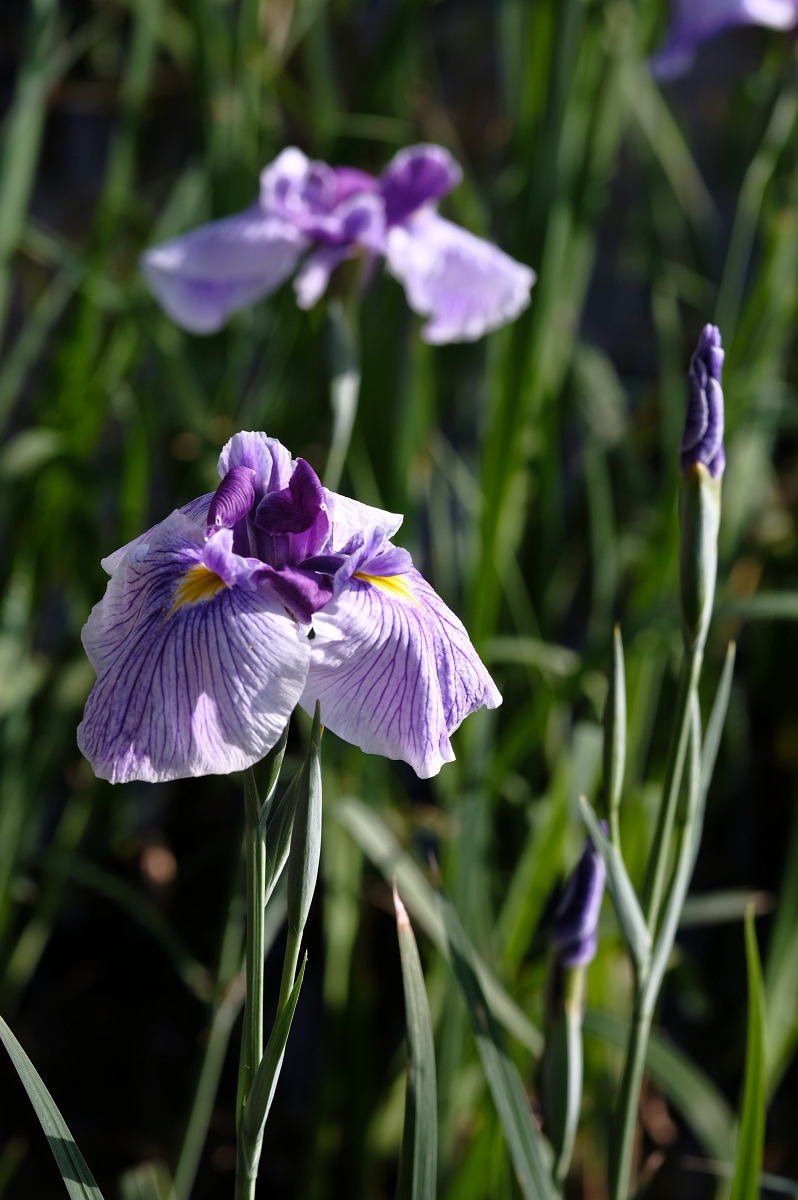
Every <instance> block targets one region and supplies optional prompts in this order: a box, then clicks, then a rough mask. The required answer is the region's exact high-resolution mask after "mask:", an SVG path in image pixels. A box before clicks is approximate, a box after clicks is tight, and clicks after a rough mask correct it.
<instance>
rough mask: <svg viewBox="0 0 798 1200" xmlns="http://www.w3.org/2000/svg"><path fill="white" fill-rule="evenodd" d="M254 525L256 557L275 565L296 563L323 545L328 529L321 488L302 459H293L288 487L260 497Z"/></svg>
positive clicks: (315, 476)
mask: <svg viewBox="0 0 798 1200" xmlns="http://www.w3.org/2000/svg"><path fill="white" fill-rule="evenodd" d="M255 527H256V530H257V531H258V532H257V538H258V550H259V554H260V557H261V558H262V559H263V561H264V562H268V563H271V564H272V566H275V567H280V566H283V565H290V566H298V565H299V563H301V562H303V561H304V560H305V559H306V558H310V557H311V556H312V555H314V554H318V552H319V551H320V550H321V549H322V548H323V547H324V545H325V543H326V541H327V537H328V535H329V532H330V519H329V517H328V515H327V501H326V496H325V491H324V488H323V487H322V485H321V483H320V482H319V478H318V476H317V474H316V472H315V471H314V470H313V468H312V467H311V466H310V465H309V464H308V463H306V462H305V460H304V459H302V458H300V459H297V464H296V469H295V470H294V473H293V475H292V476H291V478H290V480H289V482H288V487H286V488H283V489H282V490H281V491H279V492H270V493H269V494H268V495H266V496H264V497H263V499H262V500H261V502H260V504H259V505H258V507H257V509H256V512H255Z"/></svg>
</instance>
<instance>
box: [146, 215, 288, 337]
mask: <svg viewBox="0 0 798 1200" xmlns="http://www.w3.org/2000/svg"><path fill="white" fill-rule="evenodd" d="M308 244H309V243H308V240H307V238H306V237H305V235H304V234H303V233H302V232H301V231H300V230H298V229H297V228H296V227H295V226H294V225H292V224H290V223H289V222H287V221H284V220H282V219H281V218H279V217H273V216H267V215H266V214H265V213H264V212H263V210H262V208H261V207H260V206H259V205H254V206H253V207H252V208H249V209H247V210H246V212H243V213H239V214H237V215H236V216H234V217H225V218H224V219H223V220H221V221H211V222H210V223H209V224H207V225H201V226H200V227H199V228H198V229H193V230H192V231H191V232H190V233H187V234H184V235H183V236H182V237H178V238H174V239H173V240H172V241H170V242H164V243H163V244H162V245H160V246H153V248H152V249H151V250H147V251H146V252H145V253H144V254H143V255H142V259H141V269H142V272H143V274H144V277H145V279H146V280H147V282H148V284H149V285H150V287H151V288H152V290H153V292H154V293H155V295H156V297H157V298H158V301H159V302H160V304H161V306H162V307H163V308H164V310H165V311H166V312H167V314H168V315H169V316H170V317H171V318H172V320H173V321H176V322H177V324H178V325H181V326H182V327H183V328H184V329H188V330H190V331H191V332H192V333H213V332H214V331H215V330H217V329H221V327H222V325H224V323H225V321H226V320H227V318H228V317H229V316H230V314H231V313H232V312H236V311H237V310H238V309H240V308H246V307H247V305H249V304H253V303H254V302H255V301H256V300H259V299H260V298H261V297H262V296H266V295H268V293H269V292H273V291H274V290H275V288H277V287H279V286H280V284H281V283H282V282H283V280H284V279H287V278H288V276H289V275H291V274H293V272H294V270H295V269H296V265H297V263H298V261H299V258H300V255H301V254H302V253H303V251H304V250H306V249H307V247H308Z"/></svg>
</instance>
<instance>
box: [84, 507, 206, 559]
mask: <svg viewBox="0 0 798 1200" xmlns="http://www.w3.org/2000/svg"><path fill="white" fill-rule="evenodd" d="M214 495H215V493H214V492H207V493H206V494H205V495H204V496H199V497H198V498H197V499H196V500H190V501H189V503H188V504H184V505H183V507H182V508H181V509H178V512H181V513H185V515H186V516H187V517H188V518H189V519H190V520H191V521H193V522H195V523H196V525H197V528H198V529H204V528H205V518H206V516H207V513H208V508H209V506H210V503H211V500H213V497H214ZM160 524H163V522H159V525H160ZM156 529H158V525H153V526H152V527H151V528H150V529H148V530H147V532H146V533H140V534H139V536H138V537H135V538H133V541H132V542H125V544H124V546H120V547H119V549H118V550H114V552H113V554H109V555H108V557H107V558H102V559H100V566H101V567H102V569H103V570H104V571H105V572H106V573H107V574H108V575H113V573H114V571H116V570H117V568H118V567H119V566H121V564H122V562H123V560H124V557H125V555H126V554H127V552H128V550H132V549H133V547H134V546H143V545H144V544H145V543H146V542H148V541H149V540H150V538H151V537H152V535H153V534H154V533H155V531H156Z"/></svg>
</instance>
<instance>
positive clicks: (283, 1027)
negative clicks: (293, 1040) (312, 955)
mask: <svg viewBox="0 0 798 1200" xmlns="http://www.w3.org/2000/svg"><path fill="white" fill-rule="evenodd" d="M307 961H308V956H307V954H305V957H304V959H303V960H302V966H301V967H300V968H299V974H298V975H297V977H296V980H295V982H294V986H293V987H292V988H291V991H290V993H289V996H288V999H287V1000H286V1002H285V1004H284V1005H283V1007H282V1008H281V1009H280V1011H279V1013H278V1014H277V1019H276V1020H275V1022H274V1025H273V1027H272V1031H271V1034H270V1035H269V1040H268V1042H267V1044H266V1049H265V1051H264V1052H263V1058H262V1059H261V1060H260V1065H259V1066H258V1069H257V1071H256V1073H255V1078H254V1079H253V1081H252V1088H251V1090H250V1093H249V1096H248V1097H247V1102H246V1105H245V1106H244V1122H243V1129H242V1138H243V1142H244V1146H245V1148H247V1149H248V1150H250V1151H251V1149H252V1148H253V1147H255V1146H256V1145H259V1143H260V1139H261V1137H262V1136H263V1126H264V1125H265V1124H266V1118H267V1117H268V1115H269V1109H270V1108H271V1106H272V1100H273V1099H274V1089H275V1088H276V1087H277V1080H278V1079H279V1077H280V1068H281V1067H282V1065H283V1055H284V1054H285V1044H286V1042H287V1041H288V1035H289V1033H290V1032H291V1022H292V1021H293V1019H294V1012H295V1010H296V1006H297V1001H298V1000H299V992H300V989H301V987H302V980H303V979H304V977H305V966H306V964H307Z"/></svg>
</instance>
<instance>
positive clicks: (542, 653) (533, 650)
mask: <svg viewBox="0 0 798 1200" xmlns="http://www.w3.org/2000/svg"><path fill="white" fill-rule="evenodd" d="M483 655H484V658H485V661H486V662H492V663H512V664H513V665H515V666H519V667H537V669H538V670H539V671H541V672H542V673H543V674H544V675H554V676H558V677H560V678H562V679H568V678H569V677H570V676H571V675H575V674H576V673H577V671H578V670H579V668H580V667H581V665H582V660H581V659H580V657H579V655H578V654H577V653H576V652H575V651H574V650H569V649H568V647H567V646H558V645H556V644H555V643H554V642H542V641H540V639H539V638H533V637H493V638H490V639H489V640H488V641H487V642H486V643H485V645H484V647H483Z"/></svg>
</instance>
